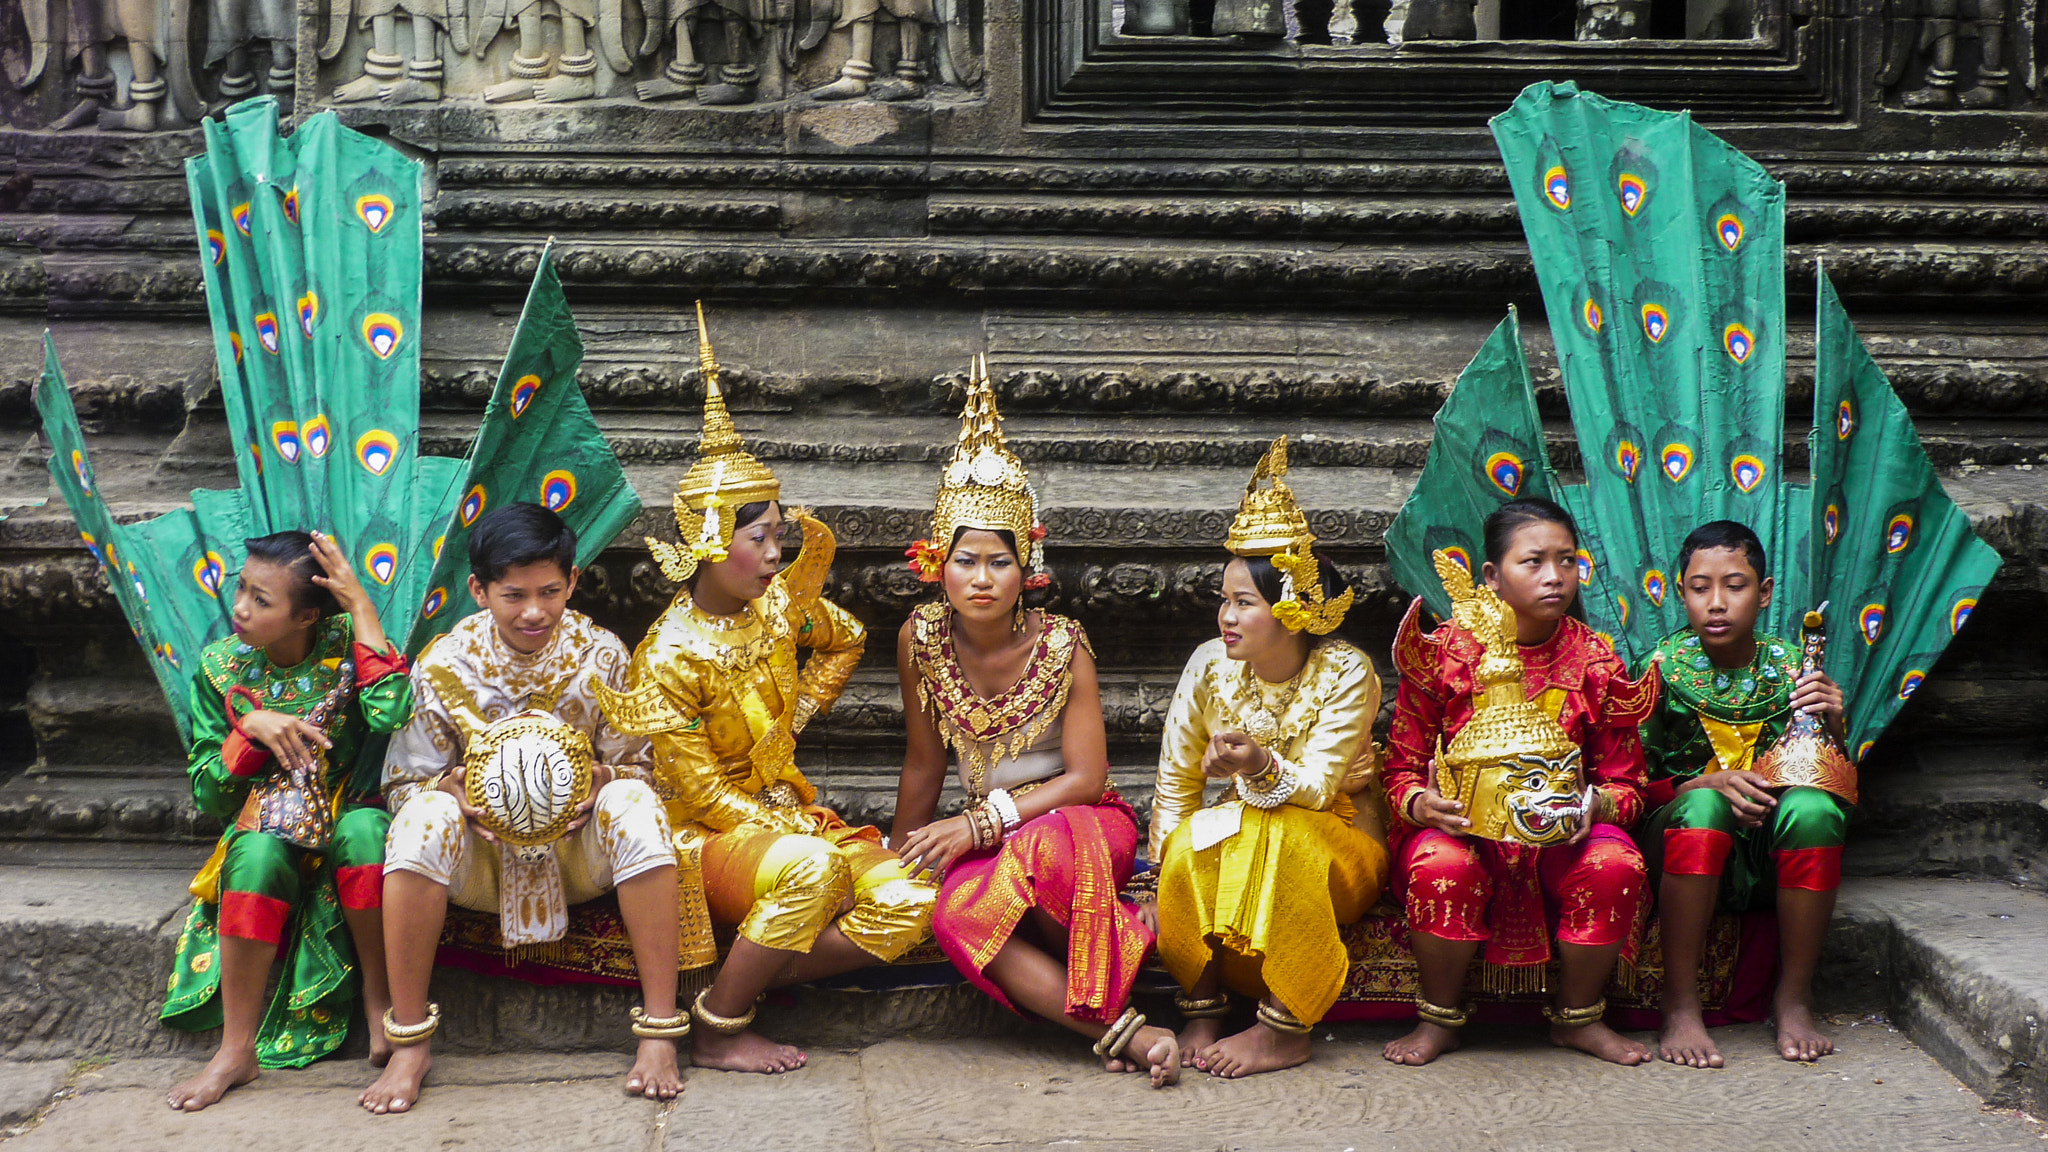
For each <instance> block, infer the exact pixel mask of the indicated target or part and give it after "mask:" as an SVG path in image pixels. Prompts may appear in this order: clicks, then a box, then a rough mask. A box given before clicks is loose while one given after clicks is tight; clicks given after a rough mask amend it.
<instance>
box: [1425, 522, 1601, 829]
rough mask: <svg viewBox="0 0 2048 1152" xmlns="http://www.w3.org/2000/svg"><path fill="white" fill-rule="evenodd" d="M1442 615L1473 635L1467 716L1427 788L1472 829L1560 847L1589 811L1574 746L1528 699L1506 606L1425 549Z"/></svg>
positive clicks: (1445, 556) (1445, 557)
mask: <svg viewBox="0 0 2048 1152" xmlns="http://www.w3.org/2000/svg"><path fill="white" fill-rule="evenodd" d="M1434 560H1435V562H1436V573H1437V578H1438V579H1440V580H1442V581H1443V584H1444V592H1445V593H1446V594H1447V595H1449V596H1450V598H1451V619H1452V621H1453V622H1454V623H1456V624H1457V625H1458V627H1460V628H1463V629H1464V630H1465V631H1467V632H1469V633H1471V634H1472V636H1473V637H1474V638H1475V639H1477V640H1478V641H1479V645H1480V648H1481V651H1482V655H1481V657H1480V660H1479V667H1478V668H1477V669H1476V670H1475V675H1474V680H1475V681H1476V683H1475V684H1474V685H1473V692H1472V718H1471V719H1470V720H1467V721H1466V722H1465V726H1464V727H1462V728H1460V729H1458V734H1457V735H1456V736H1453V737H1451V743H1450V747H1448V748H1443V749H1441V750H1440V751H1439V753H1438V756H1437V767H1438V771H1439V773H1440V779H1439V781H1438V783H1437V790H1438V791H1439V792H1441V793H1442V794H1443V795H1444V796H1446V797H1448V798H1450V799H1453V800H1457V801H1459V802H1460V803H1462V804H1464V805H1465V815H1466V817H1467V818H1468V819H1470V820H1471V821H1472V834H1473V835H1475V836H1479V837H1482V838H1484V839H1488V840H1518V841H1522V842H1524V843H1531V844H1560V843H1563V842H1565V841H1567V840H1569V839H1571V838H1572V837H1573V836H1574V835H1576V834H1577V832H1578V830H1579V826H1580V823H1581V822H1583V821H1584V820H1586V819H1587V818H1588V817H1589V816H1590V815H1591V814H1590V813H1589V812H1587V810H1586V809H1585V807H1584V802H1583V800H1582V799H1581V793H1580V789H1581V788H1582V787H1583V785H1584V780H1583V774H1582V771H1581V767H1580V751H1579V746H1578V745H1577V744H1575V743H1573V741H1572V738H1571V736H1570V735H1569V734H1568V733H1566V732H1565V730H1564V728H1563V726H1562V725H1560V724H1559V723H1558V722H1557V721H1556V720H1555V719H1553V718H1552V717H1551V715H1550V713H1548V712H1546V711H1544V710H1543V709H1542V708H1541V707H1539V706H1538V705H1537V704H1536V702H1535V701H1533V700H1530V699H1529V694H1528V689H1527V688H1526V687H1524V685H1523V682H1522V676H1523V668H1522V653H1521V649H1520V648H1519V647H1518V646H1517V643H1516V637H1515V610H1514V609H1512V608H1510V607H1508V606H1507V604H1506V603H1505V602H1503V601H1502V600H1501V598H1500V596H1499V595H1497V594H1496V593H1495V592H1494V591H1493V589H1491V588H1488V587H1487V586H1485V585H1484V584H1480V585H1476V586H1475V585H1474V584H1473V582H1472V573H1471V572H1470V571H1469V570H1468V569H1467V568H1466V567H1465V566H1464V565H1463V564H1460V563H1458V561H1456V560H1454V559H1452V558H1451V555H1450V554H1449V553H1448V552H1444V551H1441V550H1439V551H1437V552H1436V553H1435V554H1434Z"/></svg>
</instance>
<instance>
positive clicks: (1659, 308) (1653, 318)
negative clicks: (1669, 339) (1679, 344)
mask: <svg viewBox="0 0 2048 1152" xmlns="http://www.w3.org/2000/svg"><path fill="white" fill-rule="evenodd" d="M1670 330H1671V310H1670V309H1669V308H1666V307H1665V306H1664V305H1662V304H1659V303H1657V302H1655V301H1651V302H1650V303H1648V304H1645V305H1643V335H1645V336H1647V337H1649V339H1650V343H1652V344H1657V343H1661V342H1662V341H1663V339H1664V334H1665V333H1666V332H1669V331H1670Z"/></svg>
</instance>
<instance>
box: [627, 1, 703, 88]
mask: <svg viewBox="0 0 2048 1152" xmlns="http://www.w3.org/2000/svg"><path fill="white" fill-rule="evenodd" d="M696 30H697V22H696V20H695V19H691V18H686V19H682V20H678V21H676V22H675V24H674V25H673V31H674V33H675V41H676V55H675V59H673V60H671V61H669V64H668V67H666V68H664V69H662V70H661V75H659V76H656V77H655V78H654V79H652V80H643V81H641V82H640V83H638V84H636V85H634V86H633V91H634V92H636V93H638V94H639V96H640V98H641V99H642V100H650V101H652V100H673V99H675V98H676V97H678V96H689V95H692V94H694V93H695V92H696V91H697V86H698V85H700V84H702V83H704V78H705V76H706V75H708V73H707V71H706V69H705V67H704V65H702V64H699V63H698V62H697V46H696V45H695V44H694V43H692V42H691V37H692V36H693V35H694V34H695V33H696Z"/></svg>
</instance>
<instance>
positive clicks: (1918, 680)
mask: <svg viewBox="0 0 2048 1152" xmlns="http://www.w3.org/2000/svg"><path fill="white" fill-rule="evenodd" d="M1926 682H1927V670H1926V669H1924V668H1909V669H1907V670H1906V674H1905V675H1904V676H1901V677H1899V692H1898V696H1899V700H1900V701H1901V702H1903V701H1905V700H1907V699H1909V698H1911V697H1912V695H1913V693H1915V692H1917V691H1919V690H1920V685H1922V684H1925V683H1926Z"/></svg>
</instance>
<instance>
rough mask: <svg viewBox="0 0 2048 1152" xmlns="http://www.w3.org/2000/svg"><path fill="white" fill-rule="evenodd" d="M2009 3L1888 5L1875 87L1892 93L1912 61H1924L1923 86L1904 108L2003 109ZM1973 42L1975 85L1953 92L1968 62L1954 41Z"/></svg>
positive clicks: (1905, 1) (1918, 0)
mask: <svg viewBox="0 0 2048 1152" xmlns="http://www.w3.org/2000/svg"><path fill="white" fill-rule="evenodd" d="M2007 4H2008V0H1892V3H1891V13H1890V18H1889V19H1888V20H1887V21H1886V24H1887V25H1888V27H1887V29H1886V31H1887V34H1888V40H1889V42H1888V43H1887V45H1886V48H1885V61H1884V69H1883V71H1881V72H1879V73H1878V78H1877V80H1878V83H1879V84H1880V85H1882V86H1883V87H1885V88H1893V87H1896V86H1897V85H1898V84H1900V83H1901V82H1902V81H1903V80H1904V79H1905V77H1906V70H1907V68H1909V67H1910V66H1911V65H1912V62H1913V60H1914V58H1915V57H1924V58H1925V59H1926V61H1927V77H1926V80H1925V82H1924V83H1923V84H1922V85H1921V86H1920V87H1919V88H1916V89H1914V90H1913V91H1911V92H1907V93H1906V94H1905V95H1904V96H1902V97H1900V103H1902V104H1904V105H1905V106H1906V107H1908V108H1953V107H1955V106H1957V105H1961V106H1962V107H1964V108H2002V107H2004V106H2005V87H2006V84H2007V83H2008V82H2009V81H2010V80H2011V78H2012V73H2011V70H2010V69H2009V68H2008V67H2007V64H2008V62H2007V60H2006V48H2005V22H2006V21H2005V18H2006V9H2007ZM1965 38H1968V39H1974V40H1976V41H1977V84H1976V86H1975V87H1974V88H1970V89H1968V90H1966V91H1964V92H1961V93H1958V92H1957V91H1956V82H1957V81H1958V80H1959V79H1961V77H1962V71H1963V66H1964V64H1965V63H1967V61H1966V60H1965V59H1964V58H1963V53H1961V52H1959V51H1958V49H1959V47H1960V45H1959V44H1958V41H1960V40H1963V39H1965Z"/></svg>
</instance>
